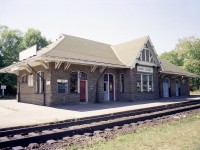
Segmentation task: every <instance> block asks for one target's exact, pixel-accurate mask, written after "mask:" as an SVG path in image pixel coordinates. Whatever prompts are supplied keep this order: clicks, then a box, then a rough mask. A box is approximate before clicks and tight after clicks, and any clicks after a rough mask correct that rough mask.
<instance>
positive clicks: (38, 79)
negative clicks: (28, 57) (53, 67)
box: [36, 71, 44, 93]
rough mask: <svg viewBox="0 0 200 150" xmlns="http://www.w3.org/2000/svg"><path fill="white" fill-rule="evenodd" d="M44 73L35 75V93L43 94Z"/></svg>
mask: <svg viewBox="0 0 200 150" xmlns="http://www.w3.org/2000/svg"><path fill="white" fill-rule="evenodd" d="M43 78H44V72H41V71H40V72H38V73H37V74H36V93H43V92H44V86H43V84H44V81H43Z"/></svg>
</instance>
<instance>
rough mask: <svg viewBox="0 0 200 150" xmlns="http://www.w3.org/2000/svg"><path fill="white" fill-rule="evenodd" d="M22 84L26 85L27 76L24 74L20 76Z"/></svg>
mask: <svg viewBox="0 0 200 150" xmlns="http://www.w3.org/2000/svg"><path fill="white" fill-rule="evenodd" d="M22 83H27V75H26V74H24V75H23V76H22Z"/></svg>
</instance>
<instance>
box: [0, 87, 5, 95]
mask: <svg viewBox="0 0 200 150" xmlns="http://www.w3.org/2000/svg"><path fill="white" fill-rule="evenodd" d="M1 89H2V96H4V90H5V89H6V85H2V86H1Z"/></svg>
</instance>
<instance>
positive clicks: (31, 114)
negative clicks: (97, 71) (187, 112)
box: [0, 96, 200, 128]
mask: <svg viewBox="0 0 200 150" xmlns="http://www.w3.org/2000/svg"><path fill="white" fill-rule="evenodd" d="M197 99H200V96H191V97H188V98H183V97H182V98H170V99H160V100H151V101H136V102H111V103H101V104H80V105H63V106H59V107H46V106H37V105H32V104H25V103H18V102H17V101H16V100H0V128H6V127H16V126H26V125H34V124H40V123H48V122H55V121H62V120H67V119H75V118H82V117H89V116H97V115H102V114H109V113H114V112H121V111H127V110H134V109H140V108H146V107H153V106H160V105H166V104H171V103H177V102H183V101H189V100H197Z"/></svg>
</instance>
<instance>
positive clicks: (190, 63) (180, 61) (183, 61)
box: [0, 25, 200, 95]
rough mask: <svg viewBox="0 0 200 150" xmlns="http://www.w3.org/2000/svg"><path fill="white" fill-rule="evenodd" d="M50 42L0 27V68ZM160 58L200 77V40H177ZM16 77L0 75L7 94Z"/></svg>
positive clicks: (31, 32) (195, 83) (193, 81)
mask: <svg viewBox="0 0 200 150" xmlns="http://www.w3.org/2000/svg"><path fill="white" fill-rule="evenodd" d="M50 43H51V41H50V40H47V38H46V37H44V36H42V34H41V32H40V31H39V30H37V29H34V28H29V29H28V30H27V31H26V32H25V33H23V32H22V31H20V30H19V29H10V28H9V27H7V26H5V25H0V68H3V67H6V66H9V65H11V64H13V63H14V62H17V61H18V57H19V52H20V51H22V50H24V49H26V48H28V47H31V46H33V45H35V44H37V46H38V47H40V48H43V47H45V46H47V45H48V44H50ZM160 57H161V58H165V59H167V60H168V61H169V62H171V63H173V64H175V65H177V66H180V67H182V68H183V69H185V70H188V71H189V72H192V73H195V74H198V75H200V39H199V38H196V37H193V36H192V37H186V38H182V39H179V40H178V43H177V44H176V46H175V48H174V49H173V50H171V51H169V52H164V53H162V54H161V55H160ZM16 83H17V81H16V75H14V74H0V85H7V87H8V88H7V93H9V94H11V95H15V94H16ZM199 83H200V79H199V78H198V79H191V80H190V84H191V86H192V87H193V89H197V88H199V87H198V86H199Z"/></svg>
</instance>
